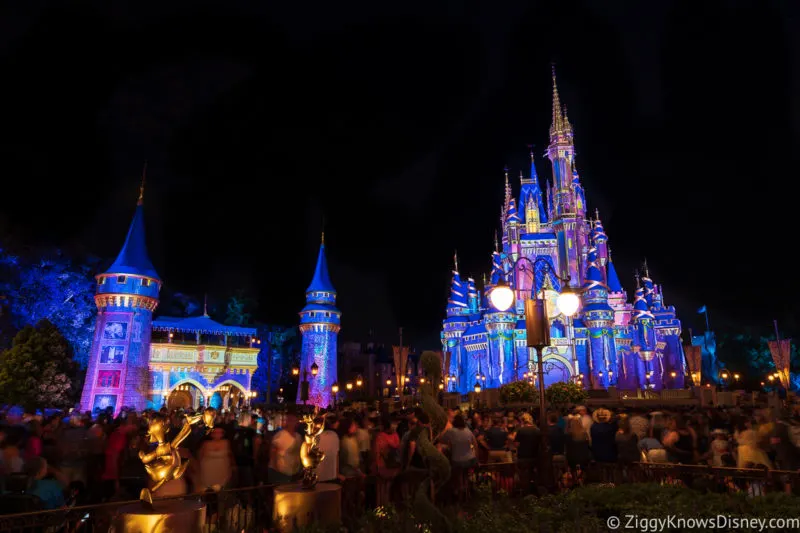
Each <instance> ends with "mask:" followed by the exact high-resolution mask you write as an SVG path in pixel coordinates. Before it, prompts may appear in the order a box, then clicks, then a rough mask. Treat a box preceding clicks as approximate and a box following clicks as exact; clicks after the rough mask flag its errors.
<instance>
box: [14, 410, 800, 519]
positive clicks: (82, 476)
mask: <svg viewBox="0 0 800 533" xmlns="http://www.w3.org/2000/svg"><path fill="white" fill-rule="evenodd" d="M790 411H791V412H787V413H785V414H783V413H782V414H779V415H778V416H775V415H774V414H773V411H771V410H768V409H746V408H738V407H735V408H710V409H678V410H676V411H672V412H666V411H648V410H644V409H629V410H626V411H621V412H620V411H618V412H616V413H615V412H613V411H612V410H610V409H607V408H602V407H601V408H597V409H594V410H593V411H591V412H590V410H589V409H587V408H586V407H584V406H579V407H577V408H575V409H571V410H569V411H561V412H557V411H551V412H549V414H548V415H547V419H546V420H545V421H544V423H541V421H539V420H538V419H537V416H536V415H537V412H536V410H535V409H525V408H522V409H512V410H506V409H498V410H482V411H468V412H463V411H461V410H460V409H450V410H448V411H447V413H448V421H447V424H446V426H445V427H444V429H443V430H441V431H439V432H438V434H433V429H432V427H431V423H430V419H429V417H428V414H427V413H426V412H425V411H423V410H422V409H420V408H414V409H406V410H403V411H398V412H394V413H392V414H387V413H380V412H378V411H376V410H366V409H364V410H360V411H354V410H350V409H338V410H331V411H328V412H326V413H323V414H322V415H321V416H324V417H325V430H324V432H323V433H322V434H321V435H320V437H319V448H320V450H321V451H322V452H323V453H324V454H325V458H324V460H323V461H322V462H321V464H320V465H319V468H318V469H317V474H318V476H319V480H320V482H334V483H337V482H344V481H345V480H347V479H353V478H355V479H359V480H366V479H367V478H369V480H370V481H374V483H369V484H366V483H365V484H364V486H367V485H369V487H370V488H369V492H370V496H369V497H368V502H369V503H372V504H374V505H377V506H379V505H383V504H385V503H388V502H389V501H390V500H391V499H392V498H393V497H394V496H395V493H394V492H393V486H395V485H396V484H395V481H396V480H397V479H401V478H402V476H404V475H406V474H408V473H411V474H413V473H421V472H425V471H426V470H427V464H426V461H425V458H424V455H423V454H422V453H421V450H420V449H418V448H417V437H418V436H419V435H420V433H421V432H428V437H429V439H430V440H431V442H433V443H434V444H435V445H436V446H437V447H438V448H439V449H440V450H441V451H442V452H443V453H444V454H445V455H446V456H447V457H448V459H449V460H450V462H451V464H452V465H453V467H454V469H456V470H457V471H461V472H463V471H469V470H471V469H473V468H474V467H476V466H477V465H479V464H486V463H511V462H516V463H520V464H524V463H534V462H535V461H537V460H539V458H540V457H541V455H540V454H541V453H542V450H545V451H546V453H547V454H550V455H551V456H552V462H553V464H556V465H560V466H561V467H562V469H564V470H566V471H567V472H570V475H571V476H573V477H574V478H576V479H577V478H579V477H580V472H581V471H582V470H585V469H586V468H588V467H589V466H590V464H592V463H614V464H623V465H624V464H629V463H634V462H654V463H682V464H707V465H712V466H733V467H739V468H752V467H756V468H759V467H760V468H768V469H781V470H790V471H797V470H798V469H800V412H798V411H797V410H795V409H792V410H790ZM191 414H192V413H191V412H184V411H182V410H179V411H173V412H167V411H166V410H165V409H163V410H162V411H161V412H154V411H146V412H144V413H136V412H133V411H128V410H123V411H122V412H121V413H120V414H119V415H118V416H117V417H113V416H112V414H111V413H109V412H103V413H100V414H97V415H96V416H94V417H93V416H91V414H89V413H84V414H81V413H77V412H73V413H72V414H64V413H55V414H52V415H50V416H43V415H32V414H24V413H22V412H21V411H19V410H15V409H9V410H6V411H4V412H2V413H0V487H2V490H3V492H4V493H8V492H12V491H14V490H20V487H23V489H24V490H25V491H26V493H28V494H32V495H34V496H36V497H38V498H39V499H40V500H41V504H42V507H43V508H45V509H53V508H59V507H61V506H64V505H65V504H67V503H69V502H78V503H95V502H104V501H114V500H126V499H135V498H137V497H138V495H139V492H140V491H141V489H142V488H145V487H147V486H148V483H149V479H148V477H147V474H146V472H145V469H144V466H143V464H142V462H141V460H140V452H141V453H142V454H143V453H146V452H147V451H148V450H149V449H150V447H151V445H152V443H151V442H150V439H149V438H148V434H147V431H148V422H149V420H150V418H151V417H153V416H161V417H167V418H168V419H169V421H170V425H169V426H170V429H169V431H168V434H167V436H166V440H168V441H169V440H171V439H172V438H173V437H174V436H175V434H177V432H178V431H179V430H180V428H181V426H182V425H183V424H184V421H185V417H186V416H187V415H191ZM304 430H305V427H304V424H302V423H301V422H299V420H298V417H297V416H296V415H295V414H293V413H291V412H280V413H278V412H275V413H273V412H266V411H264V412H262V411H261V410H258V409H255V410H244V411H240V412H237V411H227V412H224V413H218V414H217V420H216V421H215V424H214V427H213V429H211V430H210V431H209V430H208V429H207V428H205V427H204V426H202V425H196V426H193V427H192V431H191V433H190V434H189V436H188V437H187V438H186V439H185V441H184V442H183V444H182V446H181V448H180V451H181V454H182V457H183V459H184V460H189V467H188V470H187V471H186V474H185V475H184V476H183V478H182V479H181V480H179V481H177V482H174V483H171V484H167V485H165V486H164V487H163V488H162V489H161V490H160V491H159V495H162V496H168V495H175V494H184V493H188V492H200V491H206V490H213V491H218V490H221V489H223V488H231V487H251V486H257V485H260V484H269V485H272V484H280V483H286V482H293V481H298V480H299V479H300V478H301V477H302V464H301V461H300V447H301V444H302V442H303V434H304ZM543 439H545V440H543ZM786 486H787V490H789V489H790V484H789V480H788V479H787V480H786Z"/></svg>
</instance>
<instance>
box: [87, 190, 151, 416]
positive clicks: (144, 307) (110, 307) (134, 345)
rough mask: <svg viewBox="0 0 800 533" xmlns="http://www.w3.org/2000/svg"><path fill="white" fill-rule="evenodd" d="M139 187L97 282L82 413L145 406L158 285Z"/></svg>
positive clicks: (118, 410) (143, 407)
mask: <svg viewBox="0 0 800 533" xmlns="http://www.w3.org/2000/svg"><path fill="white" fill-rule="evenodd" d="M143 195H144V182H143V183H142V187H141V189H140V191H139V201H138V202H137V204H136V211H135V212H134V215H133V221H132V222H131V225H130V228H129V229H128V236H127V237H126V238H125V244H124V245H123V246H122V250H120V252H119V255H118V256H117V259H116V260H115V261H114V263H113V264H112V265H111V267H110V268H109V269H108V270H107V271H106V272H104V273H102V274H99V275H98V276H97V277H96V278H97V293H96V295H95V297H94V301H95V304H96V305H97V319H96V321H95V330H94V338H93V340H92V351H91V353H90V354H89V365H88V368H87V370H86V381H85V382H84V385H83V393H82V394H81V410H82V411H90V410H94V409H106V408H109V407H110V408H112V409H113V410H114V414H115V415H116V414H118V413H119V412H120V409H122V407H123V406H125V407H131V408H133V409H136V410H137V411H141V410H144V409H146V408H147V407H148V405H147V397H148V393H149V389H150V376H149V370H148V365H149V360H150V334H151V331H152V322H153V311H155V309H156V307H157V306H158V293H159V291H160V289H161V280H160V279H159V277H158V274H157V273H156V270H155V268H153V264H152V263H151V262H150V258H149V257H148V255H147V247H146V245H145V232H144V207H143V205H142V202H143V200H142V199H143Z"/></svg>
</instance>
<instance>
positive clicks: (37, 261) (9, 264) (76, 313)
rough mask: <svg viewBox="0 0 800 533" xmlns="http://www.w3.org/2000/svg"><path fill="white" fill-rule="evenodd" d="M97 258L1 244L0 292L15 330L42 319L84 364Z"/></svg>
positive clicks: (90, 333) (90, 330) (90, 331)
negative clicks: (18, 249) (13, 249)
mask: <svg viewBox="0 0 800 533" xmlns="http://www.w3.org/2000/svg"><path fill="white" fill-rule="evenodd" d="M98 263H99V262H98V260H97V259H96V258H92V257H87V258H84V259H81V260H78V259H76V258H73V257H71V256H69V255H67V254H66V253H64V252H63V251H62V250H57V249H56V250H44V251H43V250H28V251H26V252H25V253H22V254H15V253H13V252H11V251H10V250H7V249H0V280H2V281H0V293H2V294H5V295H6V298H7V302H8V310H9V312H10V316H11V322H12V323H13V325H14V326H15V328H16V329H17V330H20V329H22V328H24V327H25V326H27V325H30V324H36V323H37V322H39V321H40V320H42V319H47V320H49V321H50V322H52V323H53V324H55V325H56V326H57V327H58V329H59V330H60V331H61V332H62V334H63V335H64V337H65V338H66V339H67V341H68V342H69V344H70V345H71V346H72V353H74V354H75V356H76V360H77V361H78V363H79V364H80V365H81V367H85V366H86V363H87V362H88V360H89V351H90V349H91V344H92V336H93V333H94V318H95V314H96V313H97V308H96V307H95V304H94V293H95V280H94V278H93V273H94V271H95V270H96V268H97V266H98Z"/></svg>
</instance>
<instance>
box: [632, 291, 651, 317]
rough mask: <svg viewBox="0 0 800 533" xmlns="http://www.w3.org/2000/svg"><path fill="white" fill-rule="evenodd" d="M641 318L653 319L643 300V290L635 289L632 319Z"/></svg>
mask: <svg viewBox="0 0 800 533" xmlns="http://www.w3.org/2000/svg"><path fill="white" fill-rule="evenodd" d="M642 318H653V313H651V312H650V306H648V305H647V300H645V298H644V289H643V288H641V287H637V288H636V297H635V299H634V302H633V319H634V320H639V319H642Z"/></svg>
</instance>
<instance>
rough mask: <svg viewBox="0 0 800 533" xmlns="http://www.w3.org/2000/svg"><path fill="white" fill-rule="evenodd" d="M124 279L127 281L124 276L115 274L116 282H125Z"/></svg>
mask: <svg viewBox="0 0 800 533" xmlns="http://www.w3.org/2000/svg"><path fill="white" fill-rule="evenodd" d="M126 281H128V278H127V277H126V276H117V283H125V282H126Z"/></svg>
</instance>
